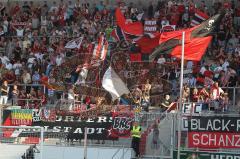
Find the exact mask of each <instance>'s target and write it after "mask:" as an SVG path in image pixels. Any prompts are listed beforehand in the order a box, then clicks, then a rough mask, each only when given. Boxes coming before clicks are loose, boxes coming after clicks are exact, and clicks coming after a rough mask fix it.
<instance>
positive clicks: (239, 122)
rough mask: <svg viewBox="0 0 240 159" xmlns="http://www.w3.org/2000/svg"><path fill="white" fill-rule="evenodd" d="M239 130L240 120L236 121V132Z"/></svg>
mask: <svg viewBox="0 0 240 159" xmlns="http://www.w3.org/2000/svg"><path fill="white" fill-rule="evenodd" d="M239 129H240V120H237V131H239Z"/></svg>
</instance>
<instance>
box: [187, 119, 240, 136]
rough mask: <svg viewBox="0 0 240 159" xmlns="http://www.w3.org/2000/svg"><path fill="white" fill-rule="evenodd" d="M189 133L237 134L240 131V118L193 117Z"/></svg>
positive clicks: (190, 121)
mask: <svg viewBox="0 0 240 159" xmlns="http://www.w3.org/2000/svg"><path fill="white" fill-rule="evenodd" d="M188 131H193V132H232V133H236V132H239V131H240V117H218V116H215V117H210V116H209V117H208V116H193V117H192V118H190V119H189V120H188Z"/></svg>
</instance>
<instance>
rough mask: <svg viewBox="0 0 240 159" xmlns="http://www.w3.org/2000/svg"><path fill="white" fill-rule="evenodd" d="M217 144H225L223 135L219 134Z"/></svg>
mask: <svg viewBox="0 0 240 159" xmlns="http://www.w3.org/2000/svg"><path fill="white" fill-rule="evenodd" d="M218 146H225V142H224V137H223V135H220V138H219V141H218Z"/></svg>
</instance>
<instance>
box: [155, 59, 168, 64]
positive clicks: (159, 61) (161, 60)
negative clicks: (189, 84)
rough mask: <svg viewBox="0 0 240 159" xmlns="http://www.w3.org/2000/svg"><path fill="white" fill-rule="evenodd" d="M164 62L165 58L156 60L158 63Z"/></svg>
mask: <svg viewBox="0 0 240 159" xmlns="http://www.w3.org/2000/svg"><path fill="white" fill-rule="evenodd" d="M165 62H166V59H165V58H159V59H158V61H157V63H158V64H163V63H165Z"/></svg>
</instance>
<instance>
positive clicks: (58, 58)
mask: <svg viewBox="0 0 240 159" xmlns="http://www.w3.org/2000/svg"><path fill="white" fill-rule="evenodd" d="M62 62H63V59H62V57H61V56H57V58H56V64H57V66H60V65H61V64H62Z"/></svg>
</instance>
